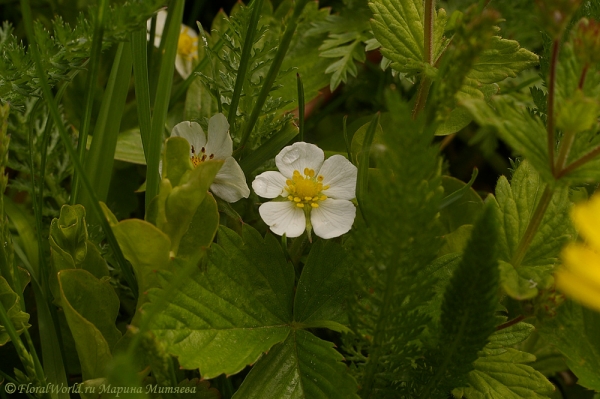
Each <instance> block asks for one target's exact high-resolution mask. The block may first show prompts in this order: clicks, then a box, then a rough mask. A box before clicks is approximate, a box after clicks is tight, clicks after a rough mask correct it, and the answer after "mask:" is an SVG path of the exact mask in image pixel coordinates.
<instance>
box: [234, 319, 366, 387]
mask: <svg viewBox="0 0 600 399" xmlns="http://www.w3.org/2000/svg"><path fill="white" fill-rule="evenodd" d="M341 360H343V358H342V356H341V355H340V354H339V353H338V352H337V351H336V350H335V349H333V344H331V343H330V342H327V341H323V340H321V339H319V338H317V337H315V336H314V335H312V334H311V333H309V332H307V331H303V330H298V331H293V332H291V333H290V334H289V335H288V337H287V339H286V340H285V341H284V342H282V343H280V344H277V345H276V346H274V347H273V348H272V349H271V350H270V351H269V353H268V354H266V355H264V356H263V357H262V358H261V359H260V360H259V361H258V363H257V364H256V365H255V366H254V368H253V369H252V370H251V371H250V374H248V376H247V377H246V379H245V380H244V382H243V383H242V386H241V387H240V389H239V390H238V391H237V392H236V393H235V395H234V396H233V398H234V399H238V398H243V399H262V398H269V399H287V398H294V399H329V398H344V399H358V395H356V388H357V387H356V381H355V380H354V379H353V378H352V377H351V376H350V374H348V371H347V367H346V366H345V365H344V364H343V363H342V362H341Z"/></svg>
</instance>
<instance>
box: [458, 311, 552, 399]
mask: <svg viewBox="0 0 600 399" xmlns="http://www.w3.org/2000/svg"><path fill="white" fill-rule="evenodd" d="M532 330H533V326H532V325H530V324H526V323H518V324H515V325H514V326H511V327H508V328H505V329H502V330H500V331H496V332H495V333H494V334H492V336H491V337H490V342H489V343H488V344H487V345H486V347H485V348H484V349H483V351H481V353H480V355H479V358H478V359H477V360H476V361H475V363H474V364H473V365H474V367H475V369H474V370H473V371H471V372H470V373H469V374H468V376H467V380H468V384H469V386H468V387H466V388H458V389H455V390H454V391H453V392H452V393H453V394H454V396H456V397H459V398H461V397H463V396H465V397H467V398H469V399H520V398H530V399H541V398H547V397H548V395H550V394H551V393H552V392H553V391H554V385H552V383H551V382H550V381H548V380H547V379H546V377H544V376H543V375H542V374H541V373H540V372H538V371H536V370H535V369H533V368H532V367H531V366H528V365H526V364H522V363H530V362H533V361H534V360H535V356H533V355H531V354H529V353H525V352H521V351H518V350H516V349H513V348H510V346H513V345H515V344H518V343H519V342H522V341H524V340H525V339H527V337H528V336H529V334H530V333H531V331H532Z"/></svg>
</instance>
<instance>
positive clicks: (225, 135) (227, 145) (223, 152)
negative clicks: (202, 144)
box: [206, 114, 233, 159]
mask: <svg viewBox="0 0 600 399" xmlns="http://www.w3.org/2000/svg"><path fill="white" fill-rule="evenodd" d="M206 152H207V153H208V154H215V158H216V159H225V158H227V157H230V156H231V154H232V153H233V141H231V136H230V135H229V123H228V122H227V118H225V115H223V114H215V115H214V116H212V117H211V118H210V119H209V120H208V142H207V143H206Z"/></svg>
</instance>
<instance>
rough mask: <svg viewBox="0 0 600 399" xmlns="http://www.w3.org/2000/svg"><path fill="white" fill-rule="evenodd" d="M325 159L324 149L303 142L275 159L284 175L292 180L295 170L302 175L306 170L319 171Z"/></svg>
mask: <svg viewBox="0 0 600 399" xmlns="http://www.w3.org/2000/svg"><path fill="white" fill-rule="evenodd" d="M324 159H325V154H324V153H323V150H322V149H320V148H319V147H317V146H316V145H314V144H309V143H305V142H302V141H301V142H298V143H294V144H292V145H290V146H287V147H285V148H284V149H283V150H281V152H280V153H279V154H277V156H276V157H275V164H276V165H277V168H278V169H279V171H280V172H281V174H282V175H284V176H285V177H287V178H288V179H291V178H292V175H293V174H294V170H297V171H298V172H300V173H304V168H309V169H312V170H314V171H315V172H316V171H318V170H319V169H321V165H322V164H323V160H324Z"/></svg>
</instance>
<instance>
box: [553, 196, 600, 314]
mask: <svg viewBox="0 0 600 399" xmlns="http://www.w3.org/2000/svg"><path fill="white" fill-rule="evenodd" d="M571 219H573V223H574V224H575V226H576V227H577V229H578V230H579V233H580V234H581V236H582V237H583V238H584V239H585V241H586V244H581V243H571V244H569V245H567V246H566V247H565V248H564V250H563V252H562V259H563V268H562V269H561V270H559V271H558V272H557V273H556V276H555V278H556V287H557V288H558V289H559V290H561V291H562V292H564V293H565V294H566V295H567V296H569V297H571V298H573V299H574V300H576V301H578V302H581V303H582V304H584V305H586V306H588V307H590V308H592V309H595V310H597V311H600V194H596V195H594V196H593V197H592V198H591V199H590V200H589V201H588V202H586V203H583V204H579V205H576V206H575V207H574V208H573V211H572V213H571Z"/></svg>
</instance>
